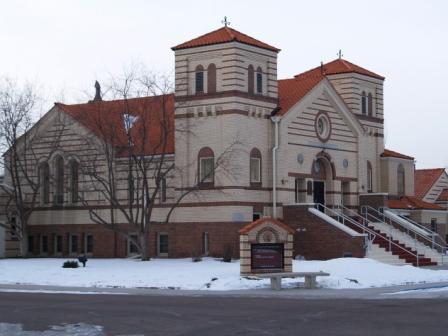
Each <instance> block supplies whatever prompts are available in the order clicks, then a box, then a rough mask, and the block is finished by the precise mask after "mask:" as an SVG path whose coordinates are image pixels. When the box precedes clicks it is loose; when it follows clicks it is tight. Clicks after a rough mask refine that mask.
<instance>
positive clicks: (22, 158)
mask: <svg viewBox="0 0 448 336" xmlns="http://www.w3.org/2000/svg"><path fill="white" fill-rule="evenodd" d="M38 102H39V97H38V96H37V94H36V89H35V87H34V86H33V85H31V84H25V85H22V86H21V85H19V84H18V83H17V82H16V81H14V80H11V79H9V78H1V79H0V146H1V149H2V152H4V153H5V154H4V155H3V161H2V165H3V172H4V181H3V182H2V183H1V184H0V190H1V191H2V202H1V204H2V206H3V209H2V210H3V212H4V215H5V217H6V221H5V222H4V223H0V225H1V226H3V227H5V228H6V229H8V230H9V231H10V232H11V235H12V237H13V238H15V239H16V240H18V241H19V245H20V256H25V255H26V253H27V239H26V237H27V224H28V220H29V218H30V216H31V214H32V212H33V211H34V209H35V207H36V205H37V203H38V202H37V201H38V195H39V189H40V179H39V178H38V176H37V170H36V163H37V162H38V159H39V157H40V156H41V154H40V153H37V152H36V150H35V148H34V144H35V140H36V134H37V133H38V126H35V122H34V117H35V115H37V113H36V106H37V104H38ZM58 139H59V137H58V136H55V137H54V138H53V144H52V145H51V146H50V147H51V148H53V149H54V148H56V147H58V143H59V142H58ZM48 155H51V151H50V152H49V153H48Z"/></svg>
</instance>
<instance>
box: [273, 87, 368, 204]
mask: <svg viewBox="0 0 448 336" xmlns="http://www.w3.org/2000/svg"><path fill="white" fill-rule="evenodd" d="M322 112H324V113H326V114H327V115H328V117H329V118H330V121H331V125H332V132H331V136H330V138H329V140H328V141H327V142H322V141H320V140H319V139H318V138H317V136H316V130H315V120H316V116H317V114H318V113H322ZM365 139H366V136H365V134H364V130H363V128H362V126H361V125H360V124H359V122H358V121H357V120H356V118H355V117H354V116H353V115H352V113H351V112H350V111H349V110H348V109H347V108H346V106H345V105H344V103H343V102H342V100H341V99H340V98H339V97H338V96H337V94H336V92H335V91H334V90H333V88H332V87H331V86H330V85H327V84H326V82H325V81H324V82H322V83H321V84H319V85H318V86H317V87H315V88H314V89H313V90H312V91H311V92H310V93H309V94H308V95H307V96H306V97H305V98H304V99H302V101H300V102H299V103H298V104H297V105H296V106H294V107H293V108H292V109H291V110H290V112H289V113H288V114H287V115H285V116H284V118H283V120H282V121H281V123H280V149H279V161H278V177H277V178H278V181H279V182H280V185H279V188H280V191H279V200H280V201H281V202H283V203H285V204H291V203H294V183H295V181H294V180H295V175H296V174H298V175H299V176H300V175H303V176H305V181H308V180H312V177H307V176H306V175H309V174H311V173H312V165H313V161H314V160H315V158H316V155H317V154H318V153H321V152H322V151H324V152H325V153H326V154H328V155H330V157H331V160H332V163H333V165H334V168H335V173H336V180H335V181H332V182H331V184H332V185H331V186H328V185H327V186H326V187H327V188H328V189H327V191H329V192H330V194H329V195H327V196H328V200H329V203H330V204H339V203H341V202H342V197H341V188H342V181H348V182H349V183H350V185H349V188H350V195H349V196H348V203H349V205H351V206H355V205H356V204H357V193H358V192H359V191H360V190H359V188H358V185H360V184H361V183H362V182H361V183H358V182H357V180H358V179H360V180H361V181H362V179H363V177H364V175H366V172H364V169H366V168H364V166H363V167H362V168H361V167H360V161H365V159H366V157H369V158H372V163H375V162H376V161H375V151H372V148H369V146H368V145H365V144H363V142H365V141H366V140H365ZM360 148H367V149H364V150H363V154H360V152H361V150H360ZM298 154H302V155H303V157H304V161H303V163H302V164H300V163H298V161H297V155H298ZM344 160H347V161H348V166H347V167H344ZM374 167H375V165H374ZM327 169H328V167H327ZM305 183H306V182H305ZM305 201H306V202H312V196H307V197H306V200H305Z"/></svg>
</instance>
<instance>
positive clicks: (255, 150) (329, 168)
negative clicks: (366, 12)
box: [5, 25, 448, 266]
mask: <svg viewBox="0 0 448 336" xmlns="http://www.w3.org/2000/svg"><path fill="white" fill-rule="evenodd" d="M172 50H173V52H174V57H175V64H174V69H175V91H174V93H172V94H167V95H164V96H156V97H141V98H136V99H129V101H126V102H124V101H120V100H114V101H101V104H102V106H103V107H104V109H103V111H102V112H101V111H99V110H98V109H96V106H97V104H99V103H98V102H97V100H94V101H91V102H86V103H83V104H75V105H67V104H63V103H56V104H55V105H54V106H53V107H52V108H51V109H50V111H49V112H48V113H47V114H46V115H45V116H43V117H42V119H41V120H39V122H38V123H37V125H38V126H39V130H38V131H37V130H36V131H35V132H36V134H38V138H39V139H40V140H41V141H40V143H39V144H40V146H41V147H40V148H41V151H42V155H41V158H40V159H39V160H37V162H36V164H35V167H36V178H42V181H44V183H43V185H42V186H41V189H40V190H41V191H40V192H41V194H40V196H39V197H40V198H39V200H40V204H39V206H38V207H36V209H35V210H34V211H33V213H32V215H31V217H30V220H29V223H28V232H27V235H28V237H27V239H28V255H30V256H51V257H53V256H64V257H65V256H75V255H79V254H87V255H89V256H92V257H127V256H129V255H132V254H133V253H135V249H134V248H133V246H132V242H130V241H129V240H127V239H126V238H125V237H123V235H120V234H117V232H113V231H111V230H108V229H107V228H106V227H105V226H103V225H100V224H96V223H94V222H93V221H92V219H91V217H90V215H89V209H88V207H89V206H91V205H87V204H86V202H80V201H77V199H78V195H83V197H87V196H85V195H93V194H92V192H91V190H90V189H89V185H88V183H87V181H86V180H85V179H84V178H83V176H82V174H80V175H79V176H78V175H73V174H78V172H80V171H81V168H80V167H82V165H83V164H84V162H88V161H89V160H97V161H98V160H100V156H98V155H97V156H95V155H94V154H92V152H94V146H92V145H89V143H90V144H91V143H92V141H94V140H92V141H90V142H86V141H85V139H87V138H89V139H95V138H98V137H101V134H102V133H101V132H100V131H99V128H100V126H99V125H98V124H95V123H92V122H89V121H88V119H89V118H90V117H91V116H92V115H97V114H101V117H102V118H103V119H102V120H103V121H104V123H102V125H103V126H104V124H110V125H114V130H118V131H117V132H118V133H119V132H123V130H122V129H123V128H126V123H125V124H123V120H122V119H121V118H118V117H117V115H118V114H119V113H120V112H121V111H122V110H123V109H124V108H125V106H127V107H126V108H128V105H129V106H130V109H129V110H128V111H130V112H127V114H126V116H127V118H129V117H132V118H134V119H135V120H137V118H140V120H141V119H142V118H143V117H142V116H141V115H139V113H138V112H137V111H138V110H139V108H140V107H141V106H143V105H146V104H150V105H151V104H158V105H157V106H161V105H160V104H162V105H163V106H164V108H163V109H161V108H157V109H158V110H157V111H155V112H154V111H153V113H154V114H157V115H159V116H160V115H163V117H164V118H166V120H167V123H168V125H169V127H168V128H169V129H171V130H173V131H172V132H168V133H167V134H166V136H167V137H168V139H167V142H166V145H165V146H163V148H160V147H157V146H153V143H152V140H151V139H142V140H141V141H142V142H144V141H146V142H147V144H143V147H144V150H145V155H147V156H148V157H156V156H160V155H166V158H167V160H168V161H167V162H170V163H172V164H173V167H176V168H177V169H174V170H172V171H171V172H170V174H167V176H166V179H164V180H163V187H161V191H160V195H159V197H158V199H157V200H154V215H153V216H154V218H155V220H154V223H153V224H151V228H150V233H149V248H150V254H151V255H152V256H159V257H173V258H176V257H188V256H191V255H193V254H195V253H198V251H200V254H202V255H210V256H216V257H220V256H222V255H223V254H225V253H230V254H231V255H232V256H233V257H235V258H238V257H239V235H238V231H239V230H240V229H241V228H242V227H243V226H245V225H247V224H248V223H251V222H253V221H256V220H258V219H260V218H262V217H273V218H276V219H278V220H280V221H281V222H283V223H285V224H286V225H288V226H290V227H291V228H293V229H294V232H295V243H294V250H293V254H294V255H293V257H304V258H307V259H329V258H337V257H343V256H353V257H365V256H369V257H372V258H375V259H378V260H382V261H385V262H389V263H410V264H414V265H418V266H420V265H424V264H428V265H430V264H435V263H441V262H444V260H443V257H442V256H443V254H444V253H446V250H445V249H444V248H446V238H447V235H448V231H447V222H448V211H447V202H448V201H447V199H448V198H447V190H448V177H447V173H446V171H445V170H443V169H442V170H438V171H437V172H426V171H423V170H415V161H414V158H413V157H411V156H408V155H404V154H400V153H397V152H394V151H391V150H388V149H385V147H384V145H385V144H384V94H383V86H384V85H383V84H384V80H385V78H384V77H383V76H382V75H379V74H377V73H375V72H373V71H370V70H367V69H365V68H363V67H361V66H359V65H356V64H353V63H351V62H349V61H348V60H345V59H343V58H342V57H339V58H337V59H335V60H333V61H331V62H329V63H325V64H324V63H321V64H320V65H318V66H317V67H315V68H313V69H310V70H307V71H303V72H298V73H297V74H296V75H295V76H293V77H292V78H287V79H278V78H277V56H278V54H279V52H280V49H278V48H276V47H274V46H272V45H270V44H267V43H265V42H262V41H260V40H257V39H255V38H253V37H250V36H248V35H245V34H244V33H242V32H239V31H237V30H235V29H233V28H230V27H229V26H227V25H225V26H224V27H222V28H219V29H217V30H215V31H212V32H210V33H207V34H205V35H202V36H199V37H197V38H194V39H192V40H190V41H187V42H184V43H181V44H178V45H176V46H175V47H173V48H172ZM298 67H300V64H298ZM161 102H162V103H161ZM154 106H155V105H154ZM133 111H135V113H134V114H133ZM394 113H399V111H394ZM61 116H62V117H63V118H64V120H69V122H68V123H66V126H65V127H64V129H63V130H62V131H60V132H59V133H58V132H57V130H61V128H60V124H61ZM134 119H132V120H134ZM160 132H162V131H160V130H153V132H152V134H154V133H157V134H159V133H160ZM56 134H58V136H60V137H61V139H63V141H61V146H60V147H59V148H58V150H56V151H53V152H51V153H50V151H49V149H48V150H47V149H46V147H45V146H44V144H48V143H51V141H52V139H53V138H54V137H55V136H56ZM123 134H124V133H123ZM119 137H120V136H119V135H117V138H119ZM121 140H122V141H124V142H125V141H126V139H124V140H123V139H121ZM121 140H120V139H118V140H117V141H121ZM115 145H116V144H114V146H115ZM116 147H118V145H117V146H116ZM46 150H47V151H46ZM227 154H229V155H227ZM125 157H126V153H125V152H123V153H122V155H121V158H125ZM98 162H100V161H98ZM42 167H43V168H42ZM116 167H119V164H118V163H117V164H116ZM215 168H216V169H215ZM39 169H41V170H39ZM42 169H43V170H42ZM117 169H118V168H117ZM428 175H431V178H427V176H428ZM428 179H429V180H430V181H429V182H428ZM7 181H8V176H5V182H7ZM45 181H46V182H45ZM423 181H425V182H423ZM75 184H76V185H75ZM117 188H118V189H119V190H121V191H120V192H123V199H124V202H126V200H125V199H126V197H127V196H126V195H129V190H128V189H129V186H128V185H124V186H122V188H121V187H117ZM120 188H121V189H120ZM188 190H193V191H194V192H191V193H185V191H188ZM181 194H182V199H181V200H179V195H181ZM79 197H81V196H79ZM89 197H90V196H89ZM92 197H96V200H97V205H96V206H97V207H98V208H101V207H102V209H104V211H105V212H107V211H109V210H110V209H109V208H108V207H107V205H106V204H105V203H104V202H102V200H101V194H100V193H97V194H95V195H94V196H92ZM176 202H177V203H178V204H177V205H176V207H175V209H174V211H173V213H172V215H171V217H170V220H169V221H168V222H167V223H164V218H166V216H167V213H168V212H169V210H170V209H171V208H172V205H173V204H174V203H176ZM118 217H119V216H118ZM118 217H117V218H118ZM121 220H123V224H124V227H125V219H124V218H121ZM409 230H410V231H411V232H413V234H409ZM414 233H415V234H414ZM388 234H389V235H394V236H393V237H392V236H390V237H389V236H387V235H388ZM406 235H407V236H406ZM417 235H419V238H416V237H417ZM420 236H423V238H422V237H420ZM8 237H9V239H8ZM412 239H414V240H416V241H418V243H419V244H421V248H420V247H417V248H414V249H413V248H412V247H411V244H414V243H415V241H414V240H412ZM392 240H394V241H399V243H393V244H396V245H397V246H395V247H394V246H392V245H391V244H389V243H387V244H386V242H388V241H392ZM16 245H17V244H15V243H14V241H13V239H11V234H10V233H9V235H8V234H7V241H6V253H7V255H10V256H11V255H14V254H15V253H17V246H16ZM413 246H416V245H415V244H414V245H413ZM418 246H420V245H418ZM427 246H429V247H430V248H429V249H430V250H431V251H430V252H424V250H425V249H426V247H427ZM446 259H448V258H446Z"/></svg>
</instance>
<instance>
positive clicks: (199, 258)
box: [191, 247, 202, 262]
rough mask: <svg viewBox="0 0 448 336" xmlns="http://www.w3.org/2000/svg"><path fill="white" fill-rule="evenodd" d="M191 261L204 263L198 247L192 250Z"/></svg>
mask: <svg viewBox="0 0 448 336" xmlns="http://www.w3.org/2000/svg"><path fill="white" fill-rule="evenodd" d="M191 261H192V262H199V261H202V253H201V250H200V249H199V248H197V247H196V248H193V249H192V250H191Z"/></svg>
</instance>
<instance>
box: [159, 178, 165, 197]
mask: <svg viewBox="0 0 448 336" xmlns="http://www.w3.org/2000/svg"><path fill="white" fill-rule="evenodd" d="M159 197H160V203H165V202H166V178H165V177H162V178H161V179H160V191H159Z"/></svg>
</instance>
